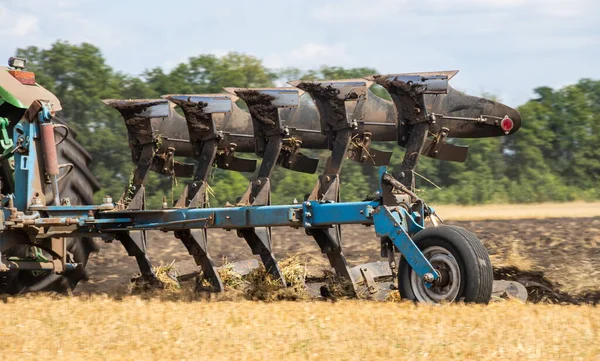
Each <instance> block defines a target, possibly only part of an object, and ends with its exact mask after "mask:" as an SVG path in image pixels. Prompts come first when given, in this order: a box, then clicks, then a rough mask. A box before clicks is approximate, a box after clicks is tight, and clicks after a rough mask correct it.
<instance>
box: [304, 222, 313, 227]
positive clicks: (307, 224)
mask: <svg viewBox="0 0 600 361" xmlns="http://www.w3.org/2000/svg"><path fill="white" fill-rule="evenodd" d="M310 227H312V224H310V222H304V228H310Z"/></svg>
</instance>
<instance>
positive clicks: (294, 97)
mask: <svg viewBox="0 0 600 361" xmlns="http://www.w3.org/2000/svg"><path fill="white" fill-rule="evenodd" d="M248 90H255V91H257V92H259V93H261V94H266V95H269V96H271V97H273V100H272V101H271V104H273V105H274V106H276V107H278V108H293V107H297V106H298V104H299V101H300V95H302V94H303V93H304V92H303V91H301V90H300V89H295V88H291V87H280V88H225V91H227V92H229V93H232V94H238V93H237V92H242V91H248Z"/></svg>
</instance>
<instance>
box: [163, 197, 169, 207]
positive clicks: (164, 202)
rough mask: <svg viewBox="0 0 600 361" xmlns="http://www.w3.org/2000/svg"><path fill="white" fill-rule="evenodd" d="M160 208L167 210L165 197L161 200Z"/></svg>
mask: <svg viewBox="0 0 600 361" xmlns="http://www.w3.org/2000/svg"><path fill="white" fill-rule="evenodd" d="M162 207H163V209H165V208H169V206H168V204H167V197H165V196H163V199H162Z"/></svg>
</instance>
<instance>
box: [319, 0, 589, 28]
mask: <svg viewBox="0 0 600 361" xmlns="http://www.w3.org/2000/svg"><path fill="white" fill-rule="evenodd" d="M596 4H597V2H596V1H595V0H570V1H565V0H485V1H483V0H421V1H408V0H397V1H395V0H370V1H364V0H340V1H336V2H332V3H328V4H325V5H321V6H319V7H317V8H314V9H313V10H312V12H311V15H312V17H313V18H314V19H317V20H321V21H326V22H349V21H352V22H358V23H361V24H373V23H376V22H379V21H382V22H394V23H402V22H405V23H412V22H414V20H415V18H425V17H430V16H432V15H435V16H436V18H437V21H444V18H445V17H447V16H446V15H448V12H452V13H453V14H456V13H473V12H481V13H483V14H485V13H488V14H491V13H492V12H493V11H502V10H506V11H516V12H517V13H518V12H528V13H534V14H541V15H546V16H551V17H563V18H564V17H577V16H595V15H594V12H593V10H592V9H593V8H597V5H596ZM444 13H446V14H444ZM422 25H423V26H428V25H430V24H427V23H424V24H422Z"/></svg>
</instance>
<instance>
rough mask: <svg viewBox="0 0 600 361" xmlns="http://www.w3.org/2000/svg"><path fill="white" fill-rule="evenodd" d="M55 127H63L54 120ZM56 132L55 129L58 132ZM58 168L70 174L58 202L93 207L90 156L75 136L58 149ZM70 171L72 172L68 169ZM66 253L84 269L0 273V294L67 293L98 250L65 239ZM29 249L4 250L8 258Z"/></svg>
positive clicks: (61, 186)
mask: <svg viewBox="0 0 600 361" xmlns="http://www.w3.org/2000/svg"><path fill="white" fill-rule="evenodd" d="M54 121H55V123H58V124H64V123H63V122H62V121H61V120H60V119H57V118H55V119H54ZM57 129H58V128H57ZM64 132H65V130H64V129H63V130H60V129H58V130H57V131H56V139H57V141H60V139H62V138H63V135H64ZM57 150H58V161H59V164H71V165H72V167H71V166H66V167H64V168H62V170H61V173H62V174H65V172H69V173H68V174H66V175H65V176H63V177H62V179H61V180H60V181H59V194H60V197H61V198H69V200H70V201H71V204H73V205H77V204H80V205H81V204H93V203H94V192H96V191H97V190H99V189H100V185H99V183H98V181H97V180H96V178H95V177H94V176H93V174H92V173H91V171H90V169H89V163H90V162H91V160H92V157H91V156H90V154H89V153H88V152H87V151H86V150H85V149H84V148H83V146H82V145H81V144H79V143H78V142H77V141H76V140H75V134H74V132H73V131H70V135H69V136H68V137H67V138H66V139H65V140H64V141H63V142H62V143H61V144H60V145H59V146H58V147H57ZM70 168H72V169H70ZM67 240H68V243H67V251H68V252H69V254H70V258H71V260H70V261H71V262H73V263H79V264H81V265H82V266H83V267H81V268H79V269H78V270H75V271H69V272H65V273H63V274H54V273H51V272H26V271H15V272H7V273H4V274H2V273H0V293H9V294H19V293H26V292H40V291H45V292H49V291H52V292H60V293H65V292H69V291H70V290H72V289H73V288H75V286H76V285H77V283H78V282H79V281H81V280H85V279H87V274H86V272H85V266H86V264H87V261H88V258H89V256H90V254H91V253H92V252H97V251H98V247H97V245H96V244H95V242H94V239H93V238H91V237H82V238H68V239H67ZM27 248H28V246H26V245H24V246H19V247H14V248H11V249H9V250H6V251H5V252H4V253H5V254H6V255H7V256H9V257H10V256H17V257H18V256H22V255H24V254H26V252H27Z"/></svg>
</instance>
